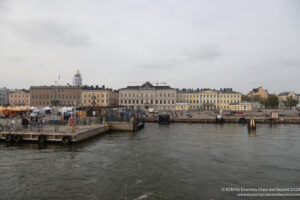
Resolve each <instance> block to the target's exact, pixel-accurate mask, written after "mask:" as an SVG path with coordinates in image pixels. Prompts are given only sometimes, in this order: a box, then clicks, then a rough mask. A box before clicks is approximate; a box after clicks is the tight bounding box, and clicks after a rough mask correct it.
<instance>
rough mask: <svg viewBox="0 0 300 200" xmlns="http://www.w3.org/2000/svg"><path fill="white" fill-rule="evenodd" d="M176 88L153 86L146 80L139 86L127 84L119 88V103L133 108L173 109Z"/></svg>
mask: <svg viewBox="0 0 300 200" xmlns="http://www.w3.org/2000/svg"><path fill="white" fill-rule="evenodd" d="M175 104H176V89H174V88H171V87H170V86H154V85H152V84H151V83H150V82H146V83H145V84H143V85H141V86H127V87H126V88H122V89H120V90H119V105H121V106H128V107H130V106H132V107H134V109H143V110H148V109H150V108H151V109H154V110H165V111H167V110H175Z"/></svg>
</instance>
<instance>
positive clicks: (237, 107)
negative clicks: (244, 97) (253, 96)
mask: <svg viewBox="0 0 300 200" xmlns="http://www.w3.org/2000/svg"><path fill="white" fill-rule="evenodd" d="M252 106H253V105H252V103H249V102H241V103H239V104H229V106H228V108H229V109H228V110H231V111H250V110H252V109H253V107H252Z"/></svg>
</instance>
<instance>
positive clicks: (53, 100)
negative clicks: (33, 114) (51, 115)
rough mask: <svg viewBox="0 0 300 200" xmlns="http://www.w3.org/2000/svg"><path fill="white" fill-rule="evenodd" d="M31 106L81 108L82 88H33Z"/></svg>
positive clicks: (67, 86)
mask: <svg viewBox="0 0 300 200" xmlns="http://www.w3.org/2000/svg"><path fill="white" fill-rule="evenodd" d="M30 101H31V105H33V106H36V107H44V106H79V105H80V103H81V87H80V86H71V85H66V86H53V85H52V86H31V87H30Z"/></svg>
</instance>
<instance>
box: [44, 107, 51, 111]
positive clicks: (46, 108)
mask: <svg viewBox="0 0 300 200" xmlns="http://www.w3.org/2000/svg"><path fill="white" fill-rule="evenodd" d="M43 110H53V108H50V107H45V108H43Z"/></svg>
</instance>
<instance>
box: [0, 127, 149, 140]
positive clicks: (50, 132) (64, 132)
mask: <svg viewBox="0 0 300 200" xmlns="http://www.w3.org/2000/svg"><path fill="white" fill-rule="evenodd" d="M143 127H144V123H138V124H132V123H129V122H110V123H105V124H94V125H86V126H78V127H69V126H53V125H52V126H51V125H47V126H42V127H38V128H33V127H31V128H27V129H23V130H19V131H2V132H0V140H2V141H6V142H22V141H32V142H39V143H45V142H61V143H63V144H70V143H78V142H81V141H83V140H86V139H89V138H91V137H93V136H96V135H100V134H104V133H106V132H108V131H130V132H135V131H138V130H140V129H141V128H143Z"/></svg>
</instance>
